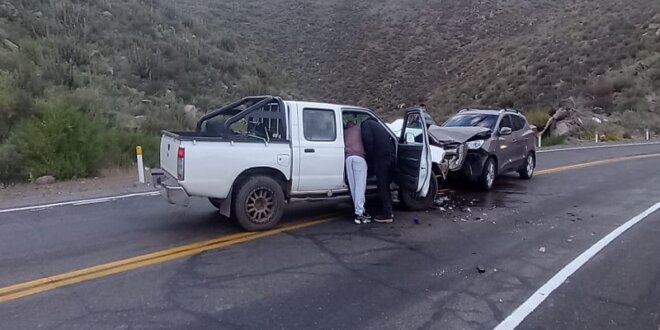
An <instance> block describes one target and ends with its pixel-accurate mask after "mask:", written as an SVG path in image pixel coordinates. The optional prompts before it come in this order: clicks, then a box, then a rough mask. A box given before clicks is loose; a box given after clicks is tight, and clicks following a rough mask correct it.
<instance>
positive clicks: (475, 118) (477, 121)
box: [442, 114, 497, 129]
mask: <svg viewBox="0 0 660 330" xmlns="http://www.w3.org/2000/svg"><path fill="white" fill-rule="evenodd" d="M496 123H497V115H487V114H460V115H456V116H454V117H451V118H449V120H447V121H446V122H445V123H444V124H442V126H444V127H485V128H490V129H493V128H495V124H496Z"/></svg>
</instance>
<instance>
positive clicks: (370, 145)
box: [361, 118, 396, 222]
mask: <svg viewBox="0 0 660 330" xmlns="http://www.w3.org/2000/svg"><path fill="white" fill-rule="evenodd" d="M361 128H362V141H363V143H364V150H365V151H366V154H367V164H368V166H369V167H372V166H373V169H374V172H375V173H376V180H377V186H378V197H379V198H380V205H381V209H380V210H379V212H377V213H376V214H375V215H374V221H376V222H392V221H394V214H393V213H392V194H391V192H390V183H391V182H392V180H393V179H394V161H395V157H396V144H395V143H396V141H394V138H393V137H392V135H391V134H390V133H389V132H388V130H387V128H385V126H383V125H382V124H381V123H380V122H378V121H377V120H376V119H375V118H369V119H367V120H365V121H363V122H362V124H361Z"/></svg>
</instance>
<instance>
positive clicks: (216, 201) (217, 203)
mask: <svg viewBox="0 0 660 330" xmlns="http://www.w3.org/2000/svg"><path fill="white" fill-rule="evenodd" d="M209 203H211V205H213V206H214V207H215V208H216V209H218V210H219V209H220V205H222V199H219V198H211V197H209Z"/></svg>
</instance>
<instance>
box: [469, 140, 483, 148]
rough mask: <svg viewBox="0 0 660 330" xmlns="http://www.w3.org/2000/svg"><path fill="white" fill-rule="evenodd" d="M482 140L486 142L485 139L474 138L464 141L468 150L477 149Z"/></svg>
mask: <svg viewBox="0 0 660 330" xmlns="http://www.w3.org/2000/svg"><path fill="white" fill-rule="evenodd" d="M484 142H486V140H474V141H470V142H466V143H465V144H466V145H467V147H468V149H469V150H477V149H479V148H481V146H483V145H484Z"/></svg>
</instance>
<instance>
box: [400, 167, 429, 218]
mask: <svg viewBox="0 0 660 330" xmlns="http://www.w3.org/2000/svg"><path fill="white" fill-rule="evenodd" d="M437 194H438V179H437V178H436V177H435V175H433V177H432V178H431V184H430V185H429V193H428V194H426V197H424V198H420V197H419V194H417V193H414V192H411V191H408V190H406V189H400V190H399V200H400V201H401V204H402V205H403V207H405V208H406V209H408V210H410V211H424V210H428V209H430V208H431V207H433V201H435V196H436V195H437Z"/></svg>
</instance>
